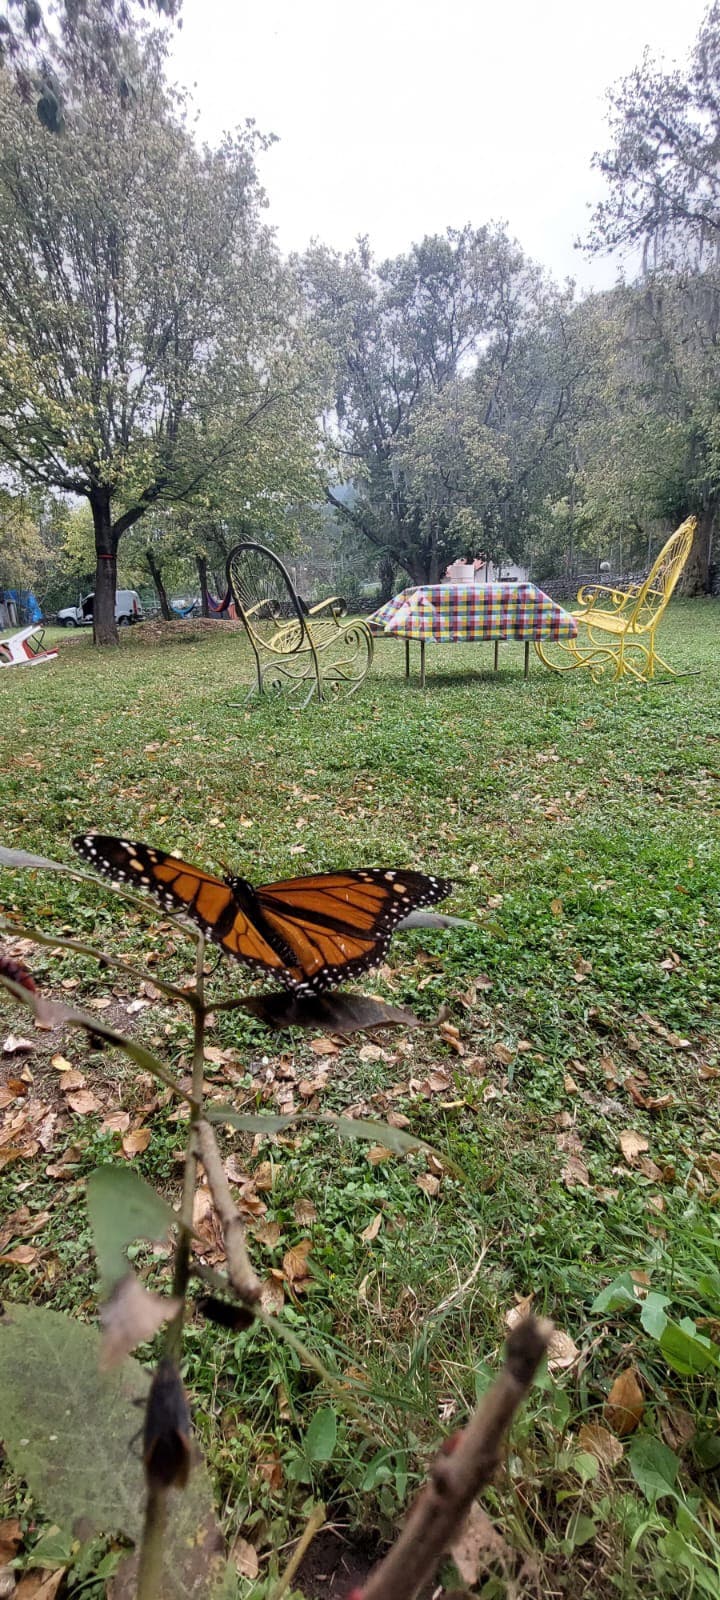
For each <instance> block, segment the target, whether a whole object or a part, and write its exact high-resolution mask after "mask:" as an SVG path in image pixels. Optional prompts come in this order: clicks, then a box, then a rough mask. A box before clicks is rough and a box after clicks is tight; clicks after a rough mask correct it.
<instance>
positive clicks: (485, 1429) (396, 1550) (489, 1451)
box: [361, 1317, 552, 1600]
mask: <svg viewBox="0 0 720 1600" xmlns="http://www.w3.org/2000/svg"><path fill="white" fill-rule="evenodd" d="M551 1334H552V1323H551V1322H548V1321H546V1320H544V1319H543V1320H542V1321H536V1319H535V1318H534V1317H527V1318H526V1320H525V1321H524V1322H521V1323H519V1324H518V1326H517V1327H516V1328H514V1329H513V1331H512V1333H511V1334H510V1337H509V1338H508V1341H507V1345H506V1348H505V1366H504V1367H503V1369H502V1371H501V1372H500V1373H499V1375H498V1377H497V1378H496V1379H495V1382H494V1383H493V1384H492V1385H491V1387H490V1388H489V1389H488V1391H487V1394H486V1395H485V1396H484V1398H483V1400H482V1403H481V1404H480V1406H479V1407H478V1409H477V1411H476V1412H475V1415H474V1416H473V1417H472V1418H471V1420H470V1422H469V1423H468V1425H467V1427H466V1428H465V1429H464V1430H463V1432H462V1433H461V1434H460V1435H459V1436H458V1438H457V1443H456V1444H455V1448H454V1449H452V1451H451V1453H449V1454H447V1453H441V1454H440V1455H439V1456H438V1457H437V1458H436V1460H435V1461H434V1463H433V1466H432V1468H431V1472H430V1480H429V1482H428V1483H427V1484H426V1485H425V1487H424V1489H422V1490H421V1491H420V1494H419V1495H418V1498H417V1500H416V1501H415V1504H414V1505H413V1506H412V1508H411V1510H410V1513H409V1516H408V1519H407V1522H406V1523H405V1526H404V1528H403V1530H402V1533H401V1534H400V1537H399V1538H398V1539H397V1541H396V1543H395V1544H394V1545H393V1546H392V1549H391V1550H389V1551H388V1554H387V1555H386V1556H385V1558H384V1560H383V1561H381V1562H380V1565H379V1566H378V1567H376V1568H375V1571H374V1572H372V1573H371V1574H370V1577H369V1578H368V1580H367V1583H366V1584H365V1585H364V1586H363V1588H362V1591H361V1592H362V1600H415V1596H416V1595H417V1594H418V1593H419V1591H420V1589H421V1588H422V1587H423V1585H424V1584H426V1583H428V1582H429V1580H430V1579H431V1578H432V1576H433V1573H434V1572H435V1568H436V1566H437V1564H438V1561H439V1560H440V1558H441V1556H442V1555H443V1554H444V1552H445V1551H446V1550H447V1549H448V1548H449V1546H450V1545H451V1543H452V1541H453V1540H454V1539H455V1538H456V1537H457V1535H458V1534H459V1533H460V1530H461V1528H462V1525H463V1522H464V1520H465V1517H466V1516H467V1513H468V1511H469V1509H470V1506H471V1504H472V1502H473V1500H474V1499H475V1496H476V1495H477V1494H479V1493H480V1490H481V1489H483V1488H484V1487H485V1485H486V1484H487V1483H489V1481H490V1479H491V1477H492V1475H493V1473H494V1471H495V1468H496V1467H497V1465H498V1462H499V1460H500V1447H501V1444H502V1441H503V1438H504V1436H505V1434H506V1432H507V1430H508V1428H509V1426H510V1423H511V1422H512V1419H513V1417H514V1415H515V1412H516V1411H517V1409H518V1406H520V1405H521V1403H522V1401H523V1400H524V1399H525V1397H526V1395H527V1393H528V1390H529V1388H530V1385H531V1383H532V1381H533V1378H534V1376H535V1373H536V1372H537V1369H538V1367H539V1365H540V1362H541V1360H542V1358H543V1356H544V1355H545V1352H546V1350H547V1347H548V1344H549V1342H550V1336H551Z"/></svg>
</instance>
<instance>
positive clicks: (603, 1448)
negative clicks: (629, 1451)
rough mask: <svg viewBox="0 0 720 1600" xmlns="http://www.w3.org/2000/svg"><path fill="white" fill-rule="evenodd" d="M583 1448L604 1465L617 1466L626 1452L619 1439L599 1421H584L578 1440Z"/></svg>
mask: <svg viewBox="0 0 720 1600" xmlns="http://www.w3.org/2000/svg"><path fill="white" fill-rule="evenodd" d="M577 1442H578V1444H579V1446H580V1449H581V1450H587V1452H588V1455H591V1456H595V1457H596V1459H597V1460H598V1461H599V1462H600V1465H601V1466H603V1467H608V1468H610V1467H616V1466H617V1464H618V1461H622V1458H623V1455H624V1454H625V1452H624V1449H623V1446H622V1445H621V1443H620V1440H619V1439H616V1437H615V1434H614V1433H610V1432H609V1430H608V1429H607V1428H603V1427H602V1425H601V1424H600V1423H599V1422H584V1423H583V1425H582V1427H581V1429H580V1431H579V1433H578V1440H577Z"/></svg>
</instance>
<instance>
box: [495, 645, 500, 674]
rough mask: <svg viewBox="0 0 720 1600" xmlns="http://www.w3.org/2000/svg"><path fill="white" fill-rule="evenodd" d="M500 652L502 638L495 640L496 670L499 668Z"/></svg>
mask: <svg viewBox="0 0 720 1600" xmlns="http://www.w3.org/2000/svg"><path fill="white" fill-rule="evenodd" d="M499 654H500V640H499V639H496V640H495V671H496V672H497V669H498V656H499Z"/></svg>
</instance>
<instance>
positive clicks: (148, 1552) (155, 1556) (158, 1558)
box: [137, 1484, 168, 1600]
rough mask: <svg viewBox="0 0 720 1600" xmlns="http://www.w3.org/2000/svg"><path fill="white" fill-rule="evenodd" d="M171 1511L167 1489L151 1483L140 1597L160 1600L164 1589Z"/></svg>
mask: <svg viewBox="0 0 720 1600" xmlns="http://www.w3.org/2000/svg"><path fill="white" fill-rule="evenodd" d="M167 1512H168V1491H167V1489H165V1488H163V1487H162V1486H161V1485H160V1484H149V1485H148V1496H147V1504H146V1506H145V1521H144V1523H143V1531H142V1540H141V1543H140V1559H139V1565H138V1578H137V1600H157V1597H158V1595H159V1594H160V1592H161V1588H162V1584H161V1578H162V1566H163V1552H164V1540H165V1525H166V1523H167Z"/></svg>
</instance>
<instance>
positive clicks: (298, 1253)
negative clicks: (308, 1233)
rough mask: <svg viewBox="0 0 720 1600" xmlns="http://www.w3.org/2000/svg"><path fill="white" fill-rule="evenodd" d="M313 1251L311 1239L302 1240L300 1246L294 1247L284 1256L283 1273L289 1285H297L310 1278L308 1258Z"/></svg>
mask: <svg viewBox="0 0 720 1600" xmlns="http://www.w3.org/2000/svg"><path fill="white" fill-rule="evenodd" d="M311 1249H312V1240H311V1239H301V1240H300V1243H299V1244H295V1245H293V1247H292V1249H291V1250H286V1252H285V1254H284V1256H283V1263H282V1264H283V1272H284V1274H285V1277H286V1278H287V1281H288V1283H291V1284H293V1285H296V1284H298V1283H302V1282H303V1281H304V1280H305V1279H306V1278H309V1276H310V1272H309V1269H308V1260H307V1258H308V1256H309V1254H310V1251H311Z"/></svg>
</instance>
